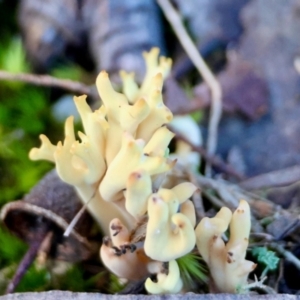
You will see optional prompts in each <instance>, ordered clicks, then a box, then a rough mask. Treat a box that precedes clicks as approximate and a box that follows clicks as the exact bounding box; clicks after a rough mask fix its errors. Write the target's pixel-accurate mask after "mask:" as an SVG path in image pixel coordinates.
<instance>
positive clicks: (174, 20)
mask: <svg viewBox="0 0 300 300" xmlns="http://www.w3.org/2000/svg"><path fill="white" fill-rule="evenodd" d="M157 2H158V4H159V5H160V7H161V9H162V10H163V12H164V14H165V16H166V18H167V19H168V21H169V22H170V24H171V26H172V28H173V30H174V32H175V34H176V35H177V37H178V39H179V41H180V43H181V45H182V47H183V48H184V49H185V51H186V53H187V54H188V55H189V57H190V59H191V61H192V62H193V63H194V65H195V67H196V68H197V70H198V71H199V73H200V74H201V76H202V77H203V79H204V81H205V82H206V83H207V85H208V86H209V88H210V89H211V96H212V98H211V99H212V103H211V110H210V119H209V124H208V139H207V153H208V154H210V155H213V154H214V153H215V151H216V147H217V140H218V125H219V121H220V118H221V114H222V90H221V86H220V84H219V82H218V80H217V79H216V77H215V76H214V75H213V73H212V72H211V70H210V69H209V67H208V66H207V65H206V63H205V61H204V60H203V58H202V56H201V55H200V53H199V51H198V49H197V47H196V46H195V44H194V43H193V41H192V39H191V38H190V36H189V35H188V33H187V31H186V30H185V28H184V26H183V23H182V20H181V18H180V15H179V14H178V13H177V12H176V10H175V9H174V7H173V6H172V5H171V4H170V1H169V0H157ZM206 174H207V176H210V174H211V167H210V165H209V164H207V166H206Z"/></svg>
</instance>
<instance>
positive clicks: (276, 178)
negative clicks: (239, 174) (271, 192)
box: [239, 166, 300, 190]
mask: <svg viewBox="0 0 300 300" xmlns="http://www.w3.org/2000/svg"><path fill="white" fill-rule="evenodd" d="M299 180H300V166H294V167H290V168H286V169H281V170H277V171H272V172H269V173H265V174H261V175H257V176H255V177H252V178H249V179H246V180H244V181H242V182H240V183H239V185H240V186H241V187H243V188H244V189H249V190H255V189H261V188H266V187H276V186H283V185H289V184H292V183H294V182H296V181H299Z"/></svg>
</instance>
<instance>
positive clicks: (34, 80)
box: [0, 70, 95, 96]
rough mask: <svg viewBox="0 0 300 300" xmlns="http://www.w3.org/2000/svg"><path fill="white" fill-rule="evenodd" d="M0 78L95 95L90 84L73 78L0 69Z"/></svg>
mask: <svg viewBox="0 0 300 300" xmlns="http://www.w3.org/2000/svg"><path fill="white" fill-rule="evenodd" d="M0 80H7V81H22V82H27V83H31V84H34V85H38V86H48V87H57V88H62V89H64V90H68V91H70V92H73V93H78V94H86V95H89V96H95V91H94V88H93V87H91V86H88V85H85V84H83V83H81V82H77V81H73V80H68V79H59V78H55V77H52V76H49V75H36V74H30V73H18V74H15V73H11V72H7V71H3V70H0Z"/></svg>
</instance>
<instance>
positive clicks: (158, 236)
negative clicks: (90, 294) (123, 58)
mask: <svg viewBox="0 0 300 300" xmlns="http://www.w3.org/2000/svg"><path fill="white" fill-rule="evenodd" d="M158 54H159V51H158V49H157V48H154V49H152V50H151V51H150V52H149V53H145V54H144V58H145V62H146V69H147V73H146V76H145V79H144V81H143V83H142V85H141V86H140V87H139V86H138V85H137V84H136V82H135V81H134V76H133V74H127V73H125V72H124V71H122V72H121V73H120V75H121V78H122V81H123V93H118V92H116V91H115V90H114V88H113V87H112V84H111V82H110V80H109V77H108V74H107V73H106V72H104V71H103V72H101V73H100V74H99V76H98V77H97V81H96V85H97V89H98V92H99V95H100V97H101V100H102V103H103V104H102V106H101V107H100V108H99V109H97V110H95V111H93V110H92V109H91V108H90V107H89V105H88V104H87V102H86V96H80V97H74V101H75V104H76V107H77V110H78V112H79V114H80V117H81V120H82V123H83V128H84V133H83V132H78V137H79V140H77V139H76V136H75V132H74V126H73V117H72V116H70V117H69V118H68V119H67V120H66V122H65V137H64V140H63V141H62V142H58V143H57V145H53V144H52V143H51V142H50V141H49V140H48V138H47V137H46V136H44V135H41V136H40V139H41V141H42V145H41V147H40V148H34V149H32V150H31V152H30V158H31V159H33V160H38V159H46V160H49V161H52V162H54V163H55V165H56V170H57V173H58V175H59V176H60V178H61V179H62V180H63V181H65V182H67V183H69V184H71V185H73V186H74V187H75V189H76V191H77V193H78V195H79V196H80V198H81V200H82V201H83V203H85V204H86V206H87V209H88V211H89V212H90V213H91V214H92V215H93V217H94V218H95V219H96V221H97V222H98V223H99V225H100V227H101V229H102V230H103V232H104V233H105V234H106V236H105V237H104V239H103V245H102V247H101V250H100V255H101V258H102V260H103V263H104V264H105V265H106V266H107V268H109V269H110V270H111V271H112V272H114V273H115V274H116V275H117V276H119V277H121V278H126V279H128V280H140V279H146V278H147V277H149V276H150V274H152V276H151V279H150V277H149V278H148V279H147V280H146V284H145V286H146V289H147V290H148V291H149V293H174V292H179V291H180V290H181V288H182V280H181V278H180V271H179V268H178V265H177V262H176V259H177V258H179V257H181V256H184V255H186V254H187V253H189V252H190V251H192V250H193V249H194V247H195V244H196V234H197V245H198V248H199V251H200V253H201V255H202V256H203V258H204V260H205V261H206V262H208V264H209V265H210V266H212V276H213V277H214V278H215V282H216V284H217V285H218V287H219V288H220V290H224V291H230V292H231V291H234V288H235V286H236V284H240V283H244V282H245V280H246V278H247V274H248V273H247V272H249V270H250V269H252V268H253V264H250V263H248V262H247V261H244V256H245V250H246V247H247V241H246V240H245V239H246V238H247V237H248V234H249V226H250V224H249V222H250V221H249V220H248V218H249V217H248V215H249V209H248V208H247V206H246V205H245V204H244V202H242V204H241V205H242V206H243V208H239V210H241V209H243V210H244V213H243V215H247V217H246V219H245V220H247V221H243V222H244V223H245V222H246V223H245V230H244V231H245V232H243V233H241V232H239V231H238V230H237V225H235V224H236V222H237V220H238V218H240V217H239V216H238V215H237V214H238V213H237V212H236V213H235V214H234V216H233V217H232V218H231V212H230V211H229V210H228V209H225V208H224V209H222V210H221V212H220V213H219V214H218V215H217V216H216V217H215V218H214V219H211V220H209V219H206V218H205V219H204V220H202V221H201V223H200V225H198V227H197V229H196V234H195V230H194V227H195V223H196V218H195V209H194V205H193V203H192V202H191V201H190V200H189V198H190V197H191V196H192V195H193V193H194V192H195V191H196V189H197V187H196V186H194V185H193V184H192V183H188V182H181V183H180V181H179V182H177V183H175V184H174V185H173V186H171V187H170V188H167V186H166V185H164V178H165V176H166V174H167V173H168V172H169V171H170V170H171V169H172V168H173V166H174V164H175V162H176V161H175V160H174V161H172V160H171V159H170V158H169V155H168V153H169V149H168V145H169V142H170V141H171V139H172V138H173V136H174V134H173V133H172V132H171V131H170V130H169V129H168V128H167V127H166V125H167V124H168V123H170V121H171V120H172V113H171V112H170V110H169V109H168V108H167V107H166V106H165V105H164V103H163V100H162V86H163V80H164V78H165V77H166V76H167V75H168V73H169V71H170V67H171V60H170V59H167V58H164V57H160V58H159V57H158ZM168 187H169V186H168ZM239 210H238V211H239ZM141 222H144V224H146V226H145V227H146V228H145V232H144V239H142V240H140V241H138V242H132V239H131V238H132V230H133V229H134V228H135V227H136V225H137V224H138V223H141ZM229 222H231V235H232V238H231V239H230V241H229V243H228V244H227V245H226V247H225V246H224V242H223V241H221V240H220V234H221V233H222V232H224V231H225V230H226V228H227V226H228V224H229ZM244 223H243V224H244ZM215 224H217V225H215ZM206 230H207V231H206ZM215 236H216V237H217V238H216V239H215V240H214V241H215V242H214V243H215V244H213V246H212V247H211V248H209V247H210V246H209V245H211V243H212V240H213V239H214V237H215ZM214 245H216V246H214ZM230 253H232V256H230ZM212 255H216V258H212ZM214 259H215V260H214ZM229 259H231V260H232V264H229V263H228V260H229ZM151 266H152V267H151ZM153 266H155V267H153ZM165 266H167V268H165ZM218 266H220V267H221V270H222V272H221V273H220V274H221V275H217V268H218ZM229 272H232V274H233V275H232V276H233V277H230V276H231V275H229V274H228V273H229ZM153 273H154V274H153ZM153 276H156V279H157V280H156V281H153V280H152V279H153ZM220 276H221V277H224V278H223V281H224V280H225V281H226V282H222V279H221V278H220V279H218V277H220ZM239 276H242V277H239ZM229 278H231V279H230V280H229Z"/></svg>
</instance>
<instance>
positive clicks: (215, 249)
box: [196, 200, 256, 293]
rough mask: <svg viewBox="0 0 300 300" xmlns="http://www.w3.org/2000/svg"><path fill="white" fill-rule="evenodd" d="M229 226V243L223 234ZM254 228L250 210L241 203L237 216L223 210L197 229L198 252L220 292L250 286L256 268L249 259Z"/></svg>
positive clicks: (224, 208)
mask: <svg viewBox="0 0 300 300" xmlns="http://www.w3.org/2000/svg"><path fill="white" fill-rule="evenodd" d="M228 227H229V232H230V237H229V241H228V242H227V243H226V244H225V243H224V241H223V239H222V234H223V233H225V231H226V230H227V229H228ZM250 227H251V220H250V207H249V204H248V203H247V202H246V201H245V200H241V201H240V204H239V206H238V208H237V209H236V210H235V212H234V213H233V214H232V212H231V210H230V209H228V208H227V207H223V208H221V210H220V211H219V212H218V213H217V214H216V216H215V217H214V218H207V217H205V218H203V219H202V220H201V221H200V223H199V225H198V226H197V228H196V236H197V247H198V250H199V252H200V254H201V256H202V258H203V259H204V260H205V262H206V263H207V264H208V266H209V270H210V274H211V277H212V279H213V282H214V285H215V287H216V289H217V291H219V292H225V293H236V292H237V289H238V288H241V287H243V286H245V285H246V284H247V278H248V274H249V273H250V272H251V271H253V270H254V269H255V267H256V265H255V264H254V263H253V262H251V261H248V260H245V256H246V250H247V247H248V242H249V240H248V239H249V234H250Z"/></svg>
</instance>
